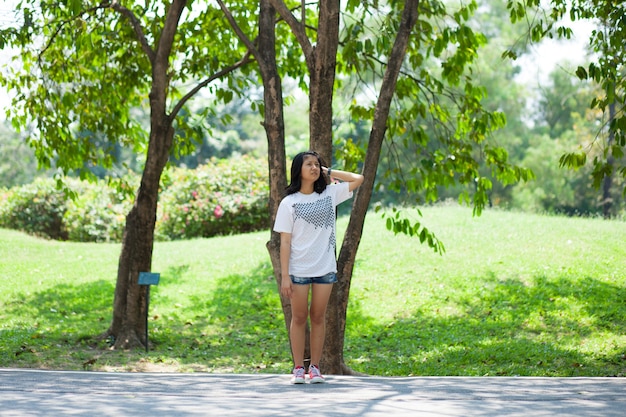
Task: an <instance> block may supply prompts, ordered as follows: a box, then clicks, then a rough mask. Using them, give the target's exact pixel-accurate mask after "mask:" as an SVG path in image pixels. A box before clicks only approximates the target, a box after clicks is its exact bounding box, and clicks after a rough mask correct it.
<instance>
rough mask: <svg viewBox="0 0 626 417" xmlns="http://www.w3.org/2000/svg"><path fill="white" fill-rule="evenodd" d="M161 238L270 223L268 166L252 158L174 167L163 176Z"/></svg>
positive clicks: (239, 229) (225, 231) (235, 230)
mask: <svg viewBox="0 0 626 417" xmlns="http://www.w3.org/2000/svg"><path fill="white" fill-rule="evenodd" d="M163 187H164V189H163V191H162V192H161V196H160V201H159V212H158V216H157V225H156V234H157V236H156V237H157V238H158V239H189V238H196V237H210V236H216V235H228V234H235V233H245V232H251V231H255V230H261V229H264V228H267V227H269V212H268V206H267V202H268V195H269V188H268V181H267V172H266V164H265V163H263V162H262V161H261V160H258V159H253V158H250V157H246V156H244V157H241V158H236V159H235V158H233V159H230V160H215V159H213V160H211V162H210V164H208V165H203V166H201V167H198V168H197V169H195V170H187V169H182V168H175V169H174V170H172V171H171V172H169V173H167V174H166V175H165V176H164V179H163Z"/></svg>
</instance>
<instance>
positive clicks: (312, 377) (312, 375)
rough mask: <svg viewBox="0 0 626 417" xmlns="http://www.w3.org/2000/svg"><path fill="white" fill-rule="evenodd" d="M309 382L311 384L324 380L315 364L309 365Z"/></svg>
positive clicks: (321, 382) (320, 382)
mask: <svg viewBox="0 0 626 417" xmlns="http://www.w3.org/2000/svg"><path fill="white" fill-rule="evenodd" d="M309 382H310V383H311V384H323V383H324V382H326V380H325V379H324V377H323V376H322V374H321V372H320V368H318V367H317V365H311V366H309Z"/></svg>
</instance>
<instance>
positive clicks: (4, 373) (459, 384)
mask: <svg viewBox="0 0 626 417" xmlns="http://www.w3.org/2000/svg"><path fill="white" fill-rule="evenodd" d="M327 380H328V383H327V384H319V385H309V384H308V383H307V384H305V385H299V386H295V385H290V384H289V377H288V376H285V375H267V374H260V375H223V374H204V373H203V374H171V373H168V374H162V373H103V372H63V371H38V370H15V369H0V416H2V417H5V416H20V417H22V416H63V415H72V416H98V417H99V416H102V417H105V416H115V417H120V416H219V417H222V416H247V417H256V416H290V417H291V416H313V415H315V416H329V417H340V416H367V417H371V416H385V417H391V416H429V417H430V416H436V417H445V416H461V417H470V416H490V417H491V416H524V417H541V416H577V417H578V416H593V417H596V416H597V417H613V416H615V417H618V416H619V417H624V416H626V378H526V377H519V378H508V377H485V378H467V377H415V378H379V377H345V376H328V377H327Z"/></svg>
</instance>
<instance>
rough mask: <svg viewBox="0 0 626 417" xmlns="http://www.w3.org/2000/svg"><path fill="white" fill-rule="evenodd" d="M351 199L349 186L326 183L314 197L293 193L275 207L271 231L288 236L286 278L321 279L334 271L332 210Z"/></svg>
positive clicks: (313, 194) (333, 211) (314, 193)
mask: <svg viewBox="0 0 626 417" xmlns="http://www.w3.org/2000/svg"><path fill="white" fill-rule="evenodd" d="M351 197H352V192H351V191H350V188H349V184H348V183H347V182H342V183H338V184H329V185H328V186H326V189H325V190H324V191H323V192H322V193H321V194H318V193H316V192H313V193H312V194H302V193H300V192H297V193H295V194H290V195H288V196H286V197H285V198H283V200H282V201H281V202H280V205H279V206H278V212H277V213H276V222H275V223H274V231H275V232H279V233H291V256H290V258H289V275H294V276H297V277H321V276H324V275H326V274H328V273H331V272H337V260H336V259H335V245H336V242H335V207H336V206H337V205H339V204H341V203H343V202H344V201H346V200H347V199H349V198H351Z"/></svg>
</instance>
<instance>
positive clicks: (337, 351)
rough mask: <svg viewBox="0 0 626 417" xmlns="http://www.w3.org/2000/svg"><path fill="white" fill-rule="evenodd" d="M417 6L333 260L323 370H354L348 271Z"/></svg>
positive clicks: (404, 24) (407, 12)
mask: <svg viewBox="0 0 626 417" xmlns="http://www.w3.org/2000/svg"><path fill="white" fill-rule="evenodd" d="M418 6H419V0H407V1H406V3H405V5H404V11H403V13H402V20H401V23H400V27H399V29H398V35H397V37H396V40H395V43H394V45H393V49H392V52H391V56H390V57H389V61H388V64H387V69H386V71H385V75H384V77H383V84H382V86H381V90H380V94H379V96H378V102H377V103H376V110H375V112H374V121H373V124H372V130H371V132H370V138H369V144H368V148H367V154H366V156H365V162H364V164H363V175H364V176H365V180H364V182H363V184H362V185H361V187H359V189H358V192H357V194H356V196H355V199H354V203H353V207H352V213H351V215H350V221H349V223H348V229H347V230H346V234H345V236H344V240H343V244H342V245H341V251H340V253H339V258H338V261H337V268H338V278H339V282H338V283H337V284H335V287H334V288H333V292H332V294H331V297H330V302H329V308H328V316H327V324H326V341H325V343H324V354H323V358H324V360H323V363H324V371H325V372H326V373H329V374H354V372H353V371H352V370H351V369H349V368H348V367H347V366H346V365H345V361H344V356H343V351H344V340H345V330H346V315H347V311H348V298H349V295H350V284H351V281H352V271H353V270H354V262H355V260H356V253H357V250H358V247H359V243H360V242H361V235H362V233H363V225H364V223H365V215H366V214H367V210H368V207H369V203H370V200H371V197H372V191H373V189H374V181H375V179H376V170H377V169H378V161H379V160H380V154H381V149H382V144H383V140H384V138H385V132H386V130H387V118H388V117H389V109H390V107H391V100H392V98H393V96H394V93H395V89H396V82H397V80H398V75H399V73H400V68H401V66H402V61H403V60H404V57H405V55H406V48H407V45H408V42H409V37H410V35H411V31H412V30H413V27H414V26H415V23H416V22H417V17H418Z"/></svg>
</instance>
